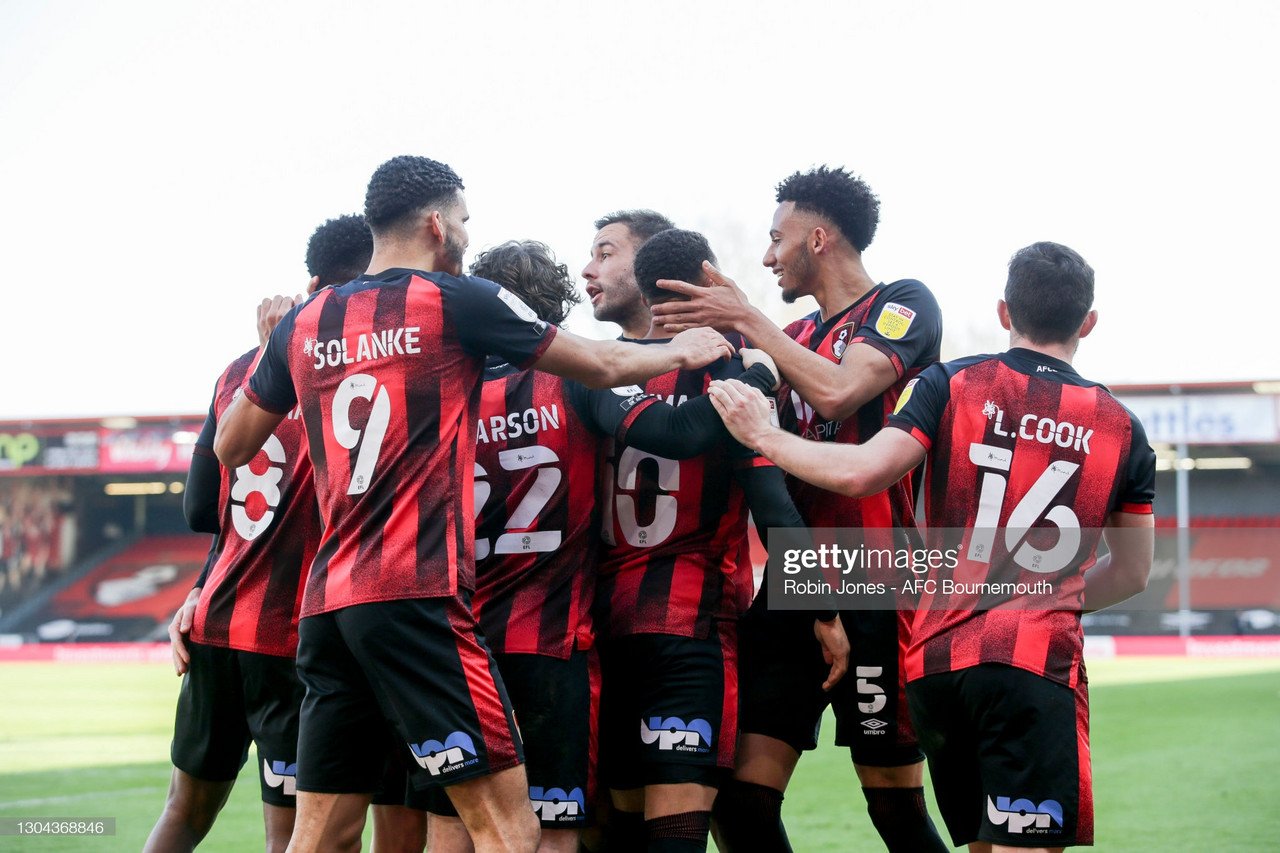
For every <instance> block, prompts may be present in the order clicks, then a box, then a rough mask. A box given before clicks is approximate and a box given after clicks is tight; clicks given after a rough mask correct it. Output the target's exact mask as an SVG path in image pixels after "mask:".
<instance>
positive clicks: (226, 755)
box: [170, 640, 302, 808]
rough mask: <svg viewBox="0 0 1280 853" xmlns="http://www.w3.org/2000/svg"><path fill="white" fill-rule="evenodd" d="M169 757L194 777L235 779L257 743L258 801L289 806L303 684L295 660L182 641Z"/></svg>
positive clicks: (292, 785)
mask: <svg viewBox="0 0 1280 853" xmlns="http://www.w3.org/2000/svg"><path fill="white" fill-rule="evenodd" d="M187 649H188V651H190V653H191V665H190V667H189V668H188V669H187V673H186V675H184V676H183V678H182V689H181V691H180V692H179V693H178V713H177V719H176V720H175V722H174V726H173V746H172V747H171V749H170V755H171V756H172V758H173V766H174V767H177V768H178V769H179V770H181V771H182V772H184V773H187V774H188V775H191V776H194V777H196V778H197V779H205V780H208V781H211V782H232V781H234V780H235V778H236V777H237V776H238V775H240V768H241V767H243V766H244V763H245V761H246V760H248V757H249V743H250V741H252V742H253V743H255V744H257V746H258V760H259V762H260V765H261V766H260V767H259V768H258V780H259V782H260V783H261V786H262V801H263V802H264V803H268V804H270V805H273V806H283V807H285V808H294V807H295V804H296V797H295V796H294V794H295V790H296V789H295V774H296V773H297V766H298V710H299V708H300V707H301V706H302V682H301V681H299V680H298V674H297V671H296V669H295V668H294V662H293V658H285V657H277V656H276V655H261V654H255V653H254V652H242V651H238V650H236V649H227V648H223V647H221V646H209V645H205V644H203V643H195V642H192V641H190V640H188V641H187Z"/></svg>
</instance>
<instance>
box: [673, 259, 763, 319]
mask: <svg viewBox="0 0 1280 853" xmlns="http://www.w3.org/2000/svg"><path fill="white" fill-rule="evenodd" d="M702 271H703V274H704V275H706V277H707V280H708V281H710V282H711V286H710V287H699V286H698V285H696V284H690V283H689V282H687V281H673V280H671V279H659V280H658V287H661V288H663V289H665V290H670V291H672V292H674V293H679V294H680V295H681V296H684V297H686V298H685V299H684V300H675V301H672V302H660V303H658V304H657V305H653V306H651V307H650V310H651V311H652V312H653V318H654V321H655V322H657V323H661V324H662V326H663V329H664V330H666V331H667V332H681V331H684V330H685V329H692V328H696V327H697V326H710V327H711V328H713V329H719V330H720V331H722V332H728V331H734V330H737V331H742V329H741V324H742V323H743V321H745V319H746V318H747V316H749V315H750V313H751V312H752V311H754V310H755V309H754V308H752V306H751V300H749V299H747V295H746V294H745V293H743V292H742V289H741V288H740V287H738V285H736V284H734V283H733V279H731V278H729V277H728V276H726V275H725V274H724V273H722V272H720V270H718V269H716V268H715V267H714V266H712V265H711V262H710V261H703V262H702Z"/></svg>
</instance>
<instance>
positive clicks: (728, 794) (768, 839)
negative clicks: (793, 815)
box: [711, 779, 791, 853]
mask: <svg viewBox="0 0 1280 853" xmlns="http://www.w3.org/2000/svg"><path fill="white" fill-rule="evenodd" d="M711 816H712V818H713V819H714V820H715V822H716V844H717V845H718V846H719V847H720V853H754V852H755V851H758V853H791V842H790V841H788V840H787V830H786V828H785V827H784V826H783V825H782V792H781V791H779V790H778V789H777V788H770V787H769V786H768V785H757V784H756V783H755V782H740V781H739V780H737V779H731V780H730V781H728V782H726V783H725V784H724V785H721V786H720V791H719V793H717V794H716V802H715V805H713V806H712V807H711Z"/></svg>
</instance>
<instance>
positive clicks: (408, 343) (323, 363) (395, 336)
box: [302, 326, 422, 370]
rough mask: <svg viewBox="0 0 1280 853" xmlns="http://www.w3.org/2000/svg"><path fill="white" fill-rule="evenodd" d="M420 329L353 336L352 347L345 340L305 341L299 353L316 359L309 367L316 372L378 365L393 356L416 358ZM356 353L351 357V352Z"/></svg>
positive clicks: (401, 329)
mask: <svg viewBox="0 0 1280 853" xmlns="http://www.w3.org/2000/svg"><path fill="white" fill-rule="evenodd" d="M420 332H421V328H420V327H419V326H403V327H401V328H399V329H383V330H381V331H378V332H372V333H369V334H365V333H361V334H359V335H356V342H355V346H354V347H352V346H351V345H350V343H349V342H348V341H347V339H346V338H332V339H330V340H327V341H320V340H315V339H314V338H307V339H306V340H305V341H303V342H302V351H303V352H304V353H305V354H307V355H309V356H312V357H314V358H315V363H314V364H313V365H312V367H314V368H315V369H316V370H320V369H322V368H324V367H340V366H342V365H344V364H359V363H360V362H362V361H377V360H378V359H380V358H389V357H391V356H395V355H418V354H419V353H421V352H422V347H421V346H420V345H419V337H418V336H419V334H420ZM352 349H354V350H355V353H354V354H353V353H352V352H351V351H352Z"/></svg>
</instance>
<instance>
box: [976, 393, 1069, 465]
mask: <svg viewBox="0 0 1280 853" xmlns="http://www.w3.org/2000/svg"><path fill="white" fill-rule="evenodd" d="M982 414H983V417H985V418H987V420H991V419H993V418H994V419H995V423H993V424H992V426H991V431H992V432H993V433H995V434H996V435H998V436H1000V437H1002V438H1015V437H1016V438H1020V439H1023V440H1024V441H1038V442H1040V443H1041V444H1056V445H1057V446H1058V447H1063V448H1074V449H1075V450H1083V451H1084V452H1085V453H1086V454H1087V453H1089V439H1091V438H1093V430H1092V429H1090V428H1089V427H1086V426H1082V425H1080V424H1072V423H1067V422H1066V421H1061V422H1059V421H1055V420H1054V419H1053V418H1046V417H1041V416H1040V415H1037V414H1033V413H1031V412H1028V413H1027V414H1025V415H1022V416H1021V417H1018V416H1017V415H1012V416H1010V417H1009V419H1008V420H1009V426H1008V427H1006V426H1005V411H1004V409H1002V408H1000V407H999V406H997V405H996V404H995V403H993V402H991V401H990V400H988V401H987V402H986V404H985V405H984V406H983V407H982ZM1014 424H1016V426H1015V425H1014Z"/></svg>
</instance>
